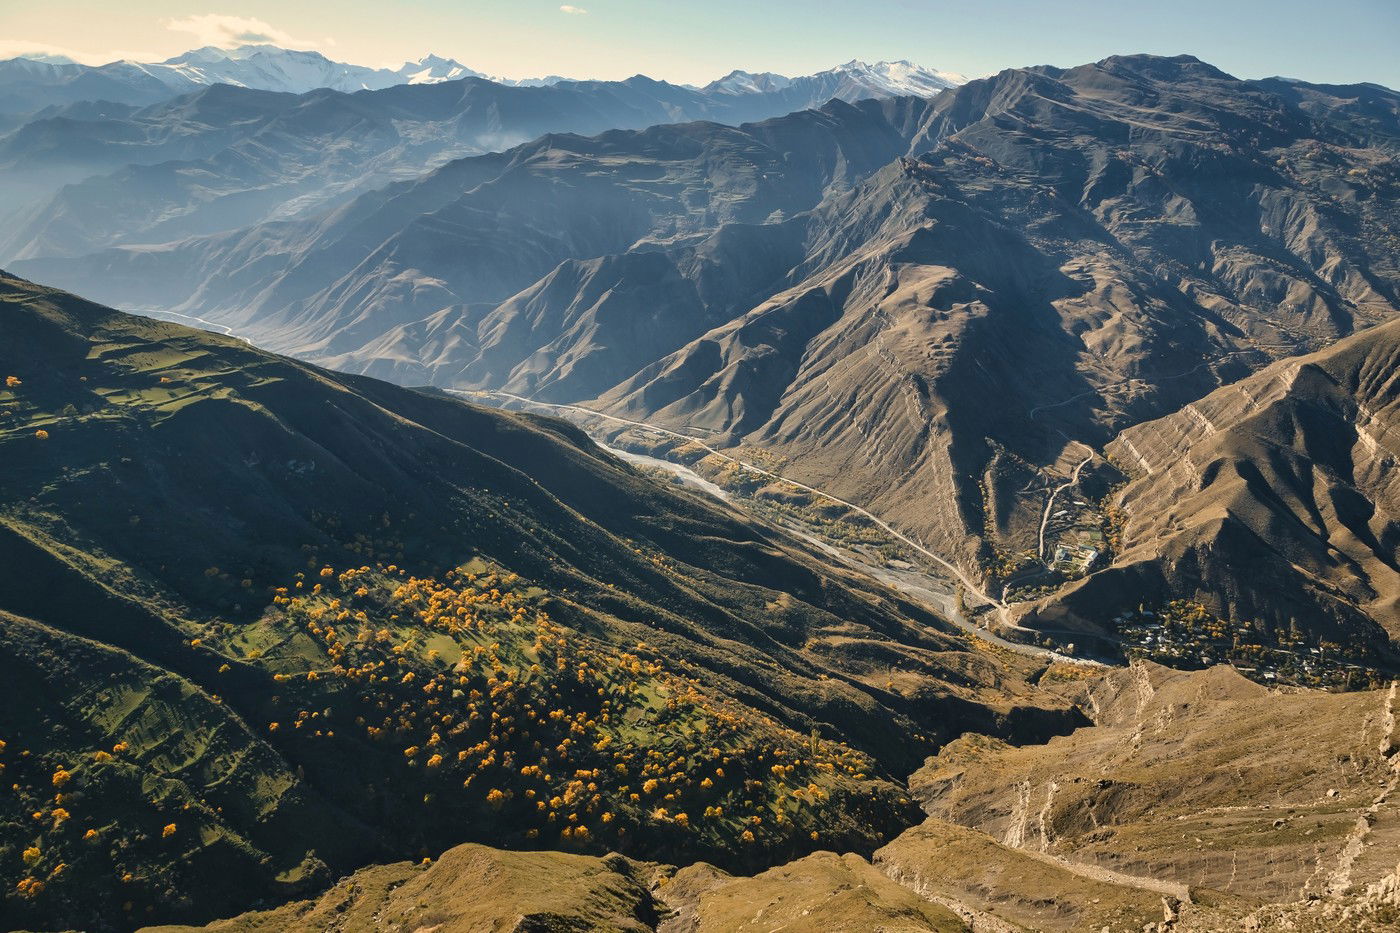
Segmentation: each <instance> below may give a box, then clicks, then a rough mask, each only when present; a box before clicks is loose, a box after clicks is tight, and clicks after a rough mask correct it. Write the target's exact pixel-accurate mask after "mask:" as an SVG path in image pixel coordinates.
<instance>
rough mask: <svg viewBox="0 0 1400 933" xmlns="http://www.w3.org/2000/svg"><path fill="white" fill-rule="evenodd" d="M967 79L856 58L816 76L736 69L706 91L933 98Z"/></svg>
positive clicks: (903, 62)
mask: <svg viewBox="0 0 1400 933" xmlns="http://www.w3.org/2000/svg"><path fill="white" fill-rule="evenodd" d="M966 83H967V78H965V77H963V76H962V75H960V74H957V73H955V72H951V71H935V70H934V69H931V68H925V67H923V66H922V65H916V64H914V63H913V62H910V61H906V60H900V61H897V62H875V63H874V64H873V65H872V64H869V63H867V62H863V61H861V60H860V59H857V58H853V59H851V60H850V61H848V62H845V63H844V64H840V65H836V66H834V67H831V68H828V69H826V70H825V71H819V72H817V73H816V74H812V75H804V76H800V77H788V76H786V75H780V74H775V73H773V72H771V71H765V72H758V73H755V72H751V71H742V70H735V71H731V72H730V73H729V74H727V75H725V76H724V77H722V78H719V79H718V80H715V81H711V82H710V83H709V84H707V85H705V86H704V88H703V90H705V91H708V92H710V93H715V94H770V93H773V92H774V91H781V90H785V89H787V88H791V87H794V86H797V87H802V88H806V87H810V86H813V85H823V84H825V85H830V88H829V91H828V93H829V95H830V96H832V97H840V98H842V99H843V100H856V99H859V98H861V97H887V96H906V95H914V96H916V97H932V96H933V95H935V94H937V93H939V92H940V91H944V90H947V89H948V88H950V87H956V86H958V85H960V84H966Z"/></svg>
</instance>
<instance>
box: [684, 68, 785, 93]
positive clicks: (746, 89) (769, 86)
mask: <svg viewBox="0 0 1400 933" xmlns="http://www.w3.org/2000/svg"><path fill="white" fill-rule="evenodd" d="M791 84H792V79H791V78H788V77H784V76H783V75H780V74H774V73H773V72H771V71H763V72H759V73H758V74H755V73H753V72H751V71H738V70H735V71H731V72H730V73H729V74H727V75H725V76H724V77H723V78H720V79H719V80H718V81H711V82H710V83H709V84H707V85H705V90H707V91H712V92H715V93H720V94H764V93H767V92H769V91H779V90H782V89H783V88H785V87H788V86H789V85H791Z"/></svg>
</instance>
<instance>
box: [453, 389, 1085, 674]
mask: <svg viewBox="0 0 1400 933" xmlns="http://www.w3.org/2000/svg"><path fill="white" fill-rule="evenodd" d="M447 391H448V392H450V393H452V394H454V395H460V396H463V397H467V398H472V397H476V398H482V397H485V398H504V399H510V400H512V401H515V402H519V403H521V404H525V405H535V406H537V407H539V408H546V409H552V410H555V411H572V412H577V413H579V414H582V415H588V416H590V417H593V418H602V419H604V420H605V421H612V422H616V423H617V424H625V425H629V426H631V427H635V428H642V429H644V430H647V431H652V432H654V433H657V434H661V435H664V436H666V437H674V438H676V439H678V440H683V441H687V442H689V443H692V444H695V445H696V446H697V447H699V448H700V449H702V450H704V451H705V452H707V453H709V454H712V455H714V456H716V457H719V458H720V459H721V460H725V461H727V462H729V463H732V464H734V465H735V466H737V467H739V468H740V469H743V470H747V471H749V472H751V473H756V474H758V475H760V476H766V477H769V478H771V479H776V480H780V481H782V482H784V483H788V484H790V485H793V486H796V487H797V488H798V489H802V490H805V491H807V492H810V493H812V494H813V495H817V496H821V497H822V498H823V499H827V500H829V501H831V502H835V503H837V504H838V505H843V506H845V507H846V508H848V509H850V510H852V511H853V512H856V513H857V514H859V515H861V516H864V517H865V518H867V519H869V520H870V521H871V522H872V523H873V524H874V525H875V526H876V527H878V528H879V529H880V530H881V531H884V532H885V533H886V534H888V535H890V536H891V537H892V538H895V539H896V540H898V541H901V542H903V543H904V544H906V545H908V546H909V547H910V548H912V549H913V550H914V551H916V552H918V553H919V554H922V555H923V556H925V557H927V558H928V559H929V560H931V561H933V562H934V563H936V564H938V566H940V567H942V568H943V569H945V570H947V571H948V573H950V574H951V575H952V576H953V577H954V578H955V579H956V580H957V581H958V582H959V583H960V584H962V586H963V587H964V588H965V589H966V590H967V591H968V592H969V593H971V594H972V595H974V596H976V597H977V598H978V599H980V600H981V601H982V602H983V603H985V604H987V605H990V606H993V607H995V608H996V610H997V615H998V621H999V622H1000V623H1001V624H1002V625H1005V626H1006V627H1008V628H1013V629H1017V630H1018V631H1024V632H1032V633H1033V634H1041V633H1039V632H1035V631H1034V630H1033V629H1027V628H1025V627H1024V626H1020V625H1017V624H1016V623H1015V622H1013V621H1012V620H1011V612H1010V607H1009V606H1008V605H1007V604H1006V603H1004V602H1002V601H1001V600H1000V599H997V598H996V597H995V596H992V595H991V594H990V593H987V592H986V591H984V590H983V589H982V588H981V587H980V586H978V585H977V584H975V583H973V582H972V580H971V579H970V578H969V577H968V576H967V575H966V574H965V573H963V572H962V570H960V569H959V568H958V567H957V566H956V565H954V564H953V563H952V562H950V561H948V560H947V559H945V558H944V557H943V556H942V555H940V554H936V553H934V552H933V551H931V550H929V549H928V548H926V547H924V546H923V545H922V544H920V543H919V542H917V541H915V540H914V539H913V538H911V537H909V536H908V535H906V534H904V533H903V532H901V531H898V530H896V529H895V528H892V527H891V526H890V525H889V523H888V522H886V521H885V520H884V519H882V518H880V517H879V516H878V515H876V514H874V513H873V512H871V511H869V510H868V509H865V508H863V507H861V506H859V505H856V504H855V503H854V502H849V501H847V500H845V499H842V498H840V497H839V496H833V495H832V494H831V493H829V492H825V491H823V490H821V489H817V488H816V487H815V486H809V485H807V484H806V483H800V482H798V481H797V480H795V479H790V478H788V477H786V476H783V475H782V474H781V473H774V472H773V471H772V470H765V469H763V468H762V467H758V466H754V465H753V464H752V463H748V462H747V461H744V460H740V459H738V458H737V457H731V456H730V455H729V454H726V453H722V452H721V451H719V450H716V449H715V448H713V447H711V446H710V445H708V444H706V443H705V442H704V441H701V440H700V439H698V438H696V437H692V436H691V435H689V434H682V433H680V432H679V431H672V430H670V429H668V428H659V427H657V426H656V425H653V424H647V423H646V422H645V421H632V420H630V419H628V418H619V417H617V416H616V415H606V414H603V413H602V412H600V411H595V410H594V409H592V408H584V407H583V406H581V405H565V404H562V403H557V402H540V401H536V400H535V399H532V398H526V397H525V396H523V395H514V394H512V393H510V392H498V391H475V392H473V391H467V390H462V389H448V390H447ZM1076 475H1077V473H1076ZM955 621H956V622H957V623H958V624H959V627H961V628H963V629H964V630H966V631H968V632H970V633H971V634H974V635H976V636H978V637H982V638H985V637H987V636H988V635H989V634H990V633H989V632H987V631H985V630H983V629H982V628H980V627H979V626H977V625H974V624H973V623H972V622H970V621H968V620H966V619H955ZM996 641H997V643H999V644H1003V645H1006V646H1007V647H1010V648H1012V649H1013V650H1023V652H1024V653H1026V654H1033V655H1034V656H1036V657H1045V656H1046V655H1047V654H1049V655H1050V656H1052V657H1053V658H1054V659H1056V660H1061V661H1065V662H1067V663H1072V664H1088V665H1094V666H1099V665H1100V664H1101V662H1098V661H1091V660H1088V659H1085V658H1074V657H1070V656H1068V655H1062V654H1059V653H1058V652H1047V651H1046V649H1043V648H1037V647H1034V646H1031V645H1019V644H1018V643H1016V642H1011V641H1006V640H1004V639H1000V638H998V639H996Z"/></svg>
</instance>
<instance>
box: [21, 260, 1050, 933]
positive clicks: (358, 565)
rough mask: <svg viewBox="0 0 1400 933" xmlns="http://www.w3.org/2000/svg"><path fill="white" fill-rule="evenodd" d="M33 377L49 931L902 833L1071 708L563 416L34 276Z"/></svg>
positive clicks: (26, 861) (42, 863) (27, 833)
mask: <svg viewBox="0 0 1400 933" xmlns="http://www.w3.org/2000/svg"><path fill="white" fill-rule="evenodd" d="M11 377H12V378H11ZM0 380H4V383H3V385H0V462H3V463H4V465H5V466H4V469H3V471H0V611H5V612H6V613H8V614H7V615H5V616H4V617H3V620H0V622H2V623H3V638H4V642H5V645H6V651H5V654H4V656H3V658H0V663H3V664H4V665H5V666H6V667H7V668H8V670H7V671H6V673H9V674H11V675H12V679H13V680H17V681H19V682H21V683H23V684H25V685H26V687H25V690H26V694H25V695H28V694H29V693H32V694H34V695H35V696H37V697H40V698H41V699H40V700H39V702H37V703H34V704H30V703H23V704H15V703H11V704H6V705H5V706H4V710H3V713H0V715H2V716H3V718H0V729H3V730H4V731H0V740H4V741H5V742H6V746H5V748H4V750H3V751H0V762H2V763H4V765H5V768H6V770H5V776H7V777H10V780H8V781H6V782H4V785H0V786H8V785H13V787H12V788H11V790H10V791H9V792H8V795H7V796H5V797H0V801H3V803H0V882H3V892H4V893H3V896H4V897H5V899H6V900H5V904H4V908H5V911H6V916H7V917H10V916H13V917H15V918H17V922H20V923H25V924H29V925H31V926H56V925H74V926H84V927H87V928H102V927H104V926H111V927H125V926H131V925H133V924H135V923H137V922H141V921H159V920H191V919H202V918H207V917H211V916H216V915H218V914H221V913H230V912H233V911H234V910H238V909H243V908H247V907H249V906H255V905H257V904H259V903H268V904H270V903H276V902H278V901H279V900H283V899H285V898H287V897H289V896H292V895H293V894H295V893H298V892H301V891H305V890H308V889H312V888H315V887H317V886H320V885H323V884H324V883H325V882H327V881H328V880H329V879H330V878H332V877H334V876H335V875H336V874H337V873H343V872H344V871H346V870H348V869H350V868H353V867H356V866H358V865H361V864H365V863H367V862H369V861H372V860H385V859H390V858H402V857H421V856H422V855H424V854H431V853H435V852H437V851H440V850H441V849H443V848H445V847H447V846H449V845H451V844H454V843H457V842H461V841H464V840H478V841H487V842H492V843H495V844H506V845H519V846H525V847H537V846H538V847H562V848H573V849H577V850H580V851H605V850H607V849H609V848H616V849H620V850H622V851H625V852H627V853H629V854H633V855H637V856H640V857H648V858H664V859H665V860H667V861H673V862H679V861H686V860H689V859H692V858H696V857H704V858H707V859H709V860H711V861H715V862H719V863H721V864H725V865H727V866H729V867H731V868H740V869H742V868H756V867H762V866H764V865H768V864H773V863H775V862H776V861H780V860H782V859H785V858H788V857H792V856H794V855H799V854H801V853H803V852H805V851H810V850H812V849H815V848H818V847H823V848H831V847H836V848H855V849H861V850H869V849H871V848H873V847H874V846H875V845H877V844H878V843H879V842H880V841H881V840H882V839H883V838H885V837H886V836H888V835H889V833H891V832H892V831H894V830H896V829H897V828H899V827H901V826H903V825H905V824H906V823H907V822H908V821H909V820H910V819H912V816H913V810H912V809H911V806H910V804H909V803H908V802H907V798H906V797H905V795H904V793H903V788H902V786H901V785H900V784H899V783H897V782H896V781H895V780H893V778H894V777H896V776H899V775H902V774H904V773H907V772H908V771H909V770H911V769H912V767H914V766H915V765H916V764H917V763H918V762H919V761H920V760H922V757H923V756H924V755H925V754H926V753H927V752H928V751H929V750H931V749H933V748H935V747H937V746H938V745H939V744H940V743H941V742H942V741H944V740H946V739H947V738H949V737H951V736H953V735H956V734H958V733H960V732H962V731H964V730H965V729H969V728H971V729H976V730H977V731H979V732H990V733H994V734H999V735H1003V736H1006V737H1008V738H1013V739H1015V738H1039V737H1043V736H1044V735H1046V734H1048V733H1050V732H1053V731H1063V730H1064V729H1065V728H1067V727H1068V726H1069V725H1070V723H1071V722H1072V717H1071V715H1070V714H1069V713H1067V712H1066V711H1065V708H1064V707H1063V706H1061V705H1057V704H1056V703H1055V702H1053V701H1049V700H1046V699H1045V698H1044V697H1042V696H1038V695H1036V694H1035V693H1034V692H1033V691H1032V690H1031V688H1029V687H1027V686H1026V685H1025V683H1024V680H1023V679H1022V674H1021V673H1019V672H1018V671H1016V670H1009V669H1007V668H1006V667H1005V666H1004V662H1002V661H996V660H993V659H991V658H989V657H987V656H985V655H984V654H982V653H979V652H978V651H976V650H975V649H974V648H973V647H972V646H971V645H969V644H968V643H967V642H966V641H965V640H964V639H963V638H962V637H961V636H959V635H958V634H957V633H956V630H954V629H952V628H951V626H948V625H947V624H946V623H944V622H943V621H941V620H939V619H937V618H936V617H933V616H931V615H929V614H928V613H926V612H924V611H923V610H921V609H918V608H917V607H914V606H912V605H910V604H907V603H904V602H902V601H900V600H899V599H898V598H897V597H895V596H894V595H892V594H891V593H889V592H888V591H885V590H882V589H880V588H878V587H876V586H875V585H873V584H871V583H869V582H868V581H863V580H862V579H860V578H856V577H854V576H852V575H850V574H848V573H846V572H844V571H842V570H840V569H838V568H834V567H830V566H826V565H824V564H822V563H819V562H817V561H816V560H814V559H813V558H812V557H810V556H807V555H806V554H805V553H804V552H802V551H800V550H799V549H798V548H797V547H796V545H794V544H793V543H792V542H791V541H789V540H787V539H785V538H783V537H782V536H780V535H778V534H777V533H775V532H772V531H771V530H767V529H765V528H763V527H760V526H757V525H754V524H753V523H752V522H749V521H747V520H746V519H744V518H742V517H741V516H739V515H738V514H737V513H734V512H730V511H727V510H723V509H722V508H720V507H718V506H716V505H715V504H713V503H711V502H708V501H705V500H702V499H700V498H698V497H696V496H692V495H689V494H683V493H677V492H675V491H672V490H669V489H667V488H664V487H662V486H661V485H659V484H656V483H654V482H652V481H651V480H648V479H646V478H644V477H642V476H641V475H639V474H637V473H636V472H635V471H633V470H631V469H630V468H628V467H626V466H625V465H623V464H621V463H619V462H617V461H615V460H613V459H612V458H610V457H607V456H605V455H603V454H602V453H600V452H599V451H598V450H597V449H596V448H595V447H594V446H593V445H592V444H591V442H589V441H588V440H587V439H586V438H585V437H584V436H583V435H582V434H580V433H578V432H577V431H575V430H574V429H572V428H569V427H568V426H566V425H564V424H562V423H560V422H555V421H551V420H545V419H538V418H533V417H529V416H524V415H515V414H505V413H500V412H495V411H490V410H485V409H480V408H476V407H474V406H470V405H467V404H464V403H461V402H459V401H456V400H452V399H448V398H444V397H441V396H437V395H433V394H429V393H423V392H416V391H412V390H406V389H401V388H397V387H393V386H389V385H387V384H384V383H379V382H375V381H373V380H368V379H363V378H358V377H348V376H341V375H336V374H333V373H329V372H326V371H323V370H319V369H316V368H314V367H310V366H306V365H303V364H298V363H295V362H292V361H289V360H286V359H283V358H280V357H276V356H273V355H271V354H267V353H263V352H261V351H258V350H256V349H253V348H251V347H249V346H247V345H246V344H243V343H241V342H239V341H236V340H233V339H229V338H223V337H218V336H215V335H210V334H207V333H204V332H200V331H193V330H189V329H186V328H181V327H178V326H174V325H169V324H164V323H160V322H156V321H151V320H148V319H144V318H138V317H133V316H129V315H125V314H121V313H119V312H115V311H111V310H109V309H106V308H102V307H100V306H97V305H93V304H90V303H88V302H84V301H82V300H80V299H77V298H75V297H73V296H71V295H67V294H64V293H62V292H56V291H52V290H48V289H44V288H41V287H39V286H35V285H33V284H31V283H28V282H24V281H22V280H18V279H14V278H11V277H8V276H3V275H0ZM896 670H898V671H899V677H898V682H899V685H900V686H899V688H898V689H895V687H894V681H895V678H894V677H892V676H891V675H892V674H893V672H894V671H896ZM274 724H276V725H275V726H274ZM118 743H124V747H123V748H122V749H120V750H118V751H115V752H114V751H113V748H114V747H115V746H116V745H117V744H118ZM843 743H844V744H843ZM99 752H101V753H102V757H103V758H104V759H105V756H110V757H111V760H110V761H109V760H99V755H98V753H99ZM435 756H436V759H437V760H434V758H435ZM59 771H63V772H65V773H67V774H68V775H69V778H68V779H67V780H66V781H63V782H62V783H63V786H62V787H56V786H54V785H53V775H54V774H55V773H57V772H59ZM493 792H494V793H493ZM57 795H62V798H61V799H55V798H56V796H57ZM70 795H72V796H71V799H70ZM70 804H71V805H70ZM58 810H63V811H65V812H66V813H67V816H66V817H60V816H59V815H57V812H56V811H58ZM36 813H37V814H38V816H35V815H34V814H36ZM170 826H173V827H174V829H173V830H170V831H169V832H168V833H167V831H166V828H167V827H170ZM89 830H94V831H95V835H93V836H89V835H88V831H89ZM32 850H37V854H35V853H34V851H32ZM26 853H29V854H28V856H26ZM60 866H61V867H60Z"/></svg>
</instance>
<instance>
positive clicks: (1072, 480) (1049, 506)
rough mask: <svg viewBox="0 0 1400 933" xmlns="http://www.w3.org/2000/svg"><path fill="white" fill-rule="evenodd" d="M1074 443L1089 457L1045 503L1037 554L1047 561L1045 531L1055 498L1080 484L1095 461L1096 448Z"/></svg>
mask: <svg viewBox="0 0 1400 933" xmlns="http://www.w3.org/2000/svg"><path fill="white" fill-rule="evenodd" d="M1074 443H1076V444H1078V445H1079V446H1080V447H1083V448H1084V449H1085V450H1087V451H1089V456H1087V457H1085V458H1084V459H1083V460H1081V461H1079V463H1078V464H1076V465H1075V468H1074V474H1073V475H1072V476H1070V478H1069V481H1068V482H1065V483H1061V484H1060V485H1058V486H1056V487H1055V488H1054V489H1053V490H1051V492H1050V499H1049V500H1048V501H1047V502H1046V503H1045V513H1044V514H1043V515H1041V516H1040V547H1039V550H1037V551H1036V553H1037V554H1039V555H1040V559H1041V560H1045V529H1046V528H1047V527H1048V526H1049V524H1050V510H1051V509H1053V508H1054V507H1055V497H1056V496H1058V495H1059V494H1060V493H1062V492H1064V491H1065V490H1066V489H1069V488H1070V487H1072V486H1074V485H1075V484H1077V483H1078V482H1079V473H1080V471H1082V470H1083V469H1084V468H1085V467H1086V466H1088V465H1089V462H1090V461H1091V460H1093V459H1094V448H1092V447H1090V446H1089V445H1088V444H1086V443H1084V442H1083V441H1075V442H1074Z"/></svg>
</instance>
